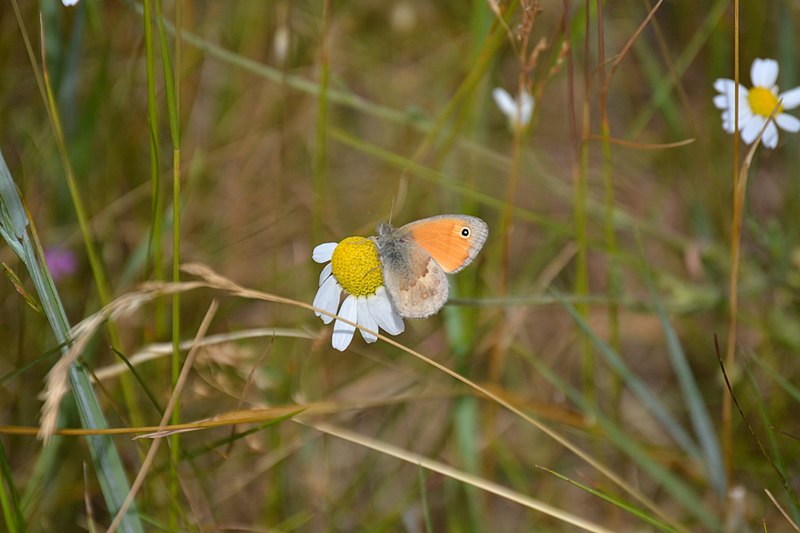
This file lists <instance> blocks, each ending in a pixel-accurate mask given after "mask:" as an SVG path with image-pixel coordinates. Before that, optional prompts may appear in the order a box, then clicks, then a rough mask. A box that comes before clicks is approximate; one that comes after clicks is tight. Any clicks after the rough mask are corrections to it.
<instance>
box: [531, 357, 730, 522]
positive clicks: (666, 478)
mask: <svg viewBox="0 0 800 533" xmlns="http://www.w3.org/2000/svg"><path fill="white" fill-rule="evenodd" d="M518 351H519V352H520V353H522V354H523V355H524V356H526V358H527V359H528V360H529V361H531V363H532V364H533V365H534V367H535V368H536V370H537V371H538V372H539V373H540V374H541V375H542V377H544V378H545V379H547V380H548V381H549V382H550V383H552V384H553V386H555V387H556V388H557V389H559V390H560V391H561V392H563V393H564V394H565V395H566V396H567V397H568V398H569V399H570V400H571V401H572V402H574V403H575V405H577V406H578V407H579V408H580V409H581V410H582V411H583V412H584V413H585V414H586V415H587V416H589V417H592V418H593V419H594V420H595V421H596V423H597V425H598V426H599V427H600V429H601V430H602V431H603V433H604V436H605V437H607V438H608V441H609V443H611V444H613V445H614V446H616V447H617V449H619V450H620V451H621V452H622V453H624V454H626V455H627V456H628V457H630V458H631V459H632V460H633V461H634V462H636V464H638V465H639V466H641V468H642V469H643V470H644V471H645V472H647V473H648V474H649V475H650V476H651V477H652V479H654V480H656V481H657V482H659V483H660V484H661V485H662V486H663V488H664V490H665V491H667V492H668V493H669V494H670V495H671V496H672V497H673V498H675V500H676V501H677V502H679V503H680V504H681V505H682V506H683V507H684V508H685V509H686V510H687V511H688V512H689V513H691V514H692V515H693V516H694V517H695V518H697V519H698V520H700V521H701V522H702V523H703V524H704V525H705V526H706V527H708V528H710V529H712V530H714V529H718V525H719V524H718V520H717V518H716V517H715V516H714V515H713V514H712V512H711V511H710V510H709V509H708V508H707V507H706V506H705V505H704V504H703V502H702V498H701V497H700V495H699V494H698V493H697V492H696V491H695V490H694V489H692V487H690V486H689V485H688V484H687V483H686V482H684V481H683V480H682V479H680V478H679V477H678V476H676V475H674V474H673V473H672V472H670V471H669V470H667V469H666V468H664V467H663V466H662V465H661V464H660V463H659V462H657V461H656V460H654V459H653V458H652V457H650V455H649V454H648V453H647V451H646V450H645V449H644V448H643V447H642V446H640V445H639V444H638V443H637V442H636V441H635V439H632V438H631V436H630V434H629V433H628V432H626V431H625V430H624V429H623V428H621V427H620V426H619V425H618V424H616V423H615V422H614V421H613V420H611V419H610V418H609V417H607V416H606V415H604V414H603V413H602V412H600V411H599V410H598V409H596V408H594V407H593V406H591V405H589V404H588V403H587V402H586V401H585V399H584V397H583V395H582V394H580V393H579V392H578V391H577V390H575V388H573V387H572V386H570V385H569V384H567V383H566V382H565V381H564V380H563V379H561V378H560V377H559V376H558V375H556V373H555V372H553V370H552V369H551V368H550V367H548V366H547V365H545V364H544V363H542V362H541V361H540V360H538V359H537V358H535V357H531V356H530V355H529V354H527V353H525V352H524V351H522V350H521V349H520V350H518ZM662 518H664V516H662Z"/></svg>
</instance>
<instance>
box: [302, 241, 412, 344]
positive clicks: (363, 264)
mask: <svg viewBox="0 0 800 533" xmlns="http://www.w3.org/2000/svg"><path fill="white" fill-rule="evenodd" d="M312 258H313V259H314V261H316V262H317V263H327V264H326V265H325V267H324V268H323V269H322V272H321V273H320V275H319V289H318V290H317V294H316V296H315V297H314V307H318V308H319V309H324V310H325V311H327V312H329V313H334V314H338V315H339V316H340V317H342V318H344V319H346V320H349V321H350V322H354V323H356V324H358V325H360V326H364V327H365V328H367V329H370V330H372V331H376V332H377V331H378V330H379V328H381V329H383V330H384V331H386V332H387V333H389V334H390V335H398V334H400V333H402V332H403V330H404V329H405V325H404V324H403V319H402V318H401V317H400V315H398V314H397V313H396V312H395V311H394V308H393V307H392V303H391V301H390V300H389V295H388V294H387V293H386V288H385V287H384V286H383V271H382V270H381V263H380V260H379V259H378V249H377V248H376V246H375V243H374V242H373V241H372V240H371V239H367V238H364V237H348V238H346V239H344V240H343V241H341V242H339V243H335V242H328V243H325V244H320V245H319V246H317V247H316V248H314V252H313V254H312ZM342 292H344V293H345V294H347V297H346V298H345V299H344V302H342V306H341V308H340V307H339V301H340V300H341V296H342ZM316 315H317V316H318V317H320V318H321V319H322V322H324V323H325V324H330V323H331V321H333V318H332V317H330V316H328V315H324V314H322V313H320V312H316ZM355 329H356V328H355V327H354V326H351V325H350V324H346V323H345V322H342V321H341V320H338V319H337V320H336V322H335V323H334V325H333V338H332V340H331V342H332V344H333V347H334V348H336V349H337V350H340V351H344V350H345V349H347V347H348V346H349V345H350V341H352V340H353V335H354V333H355ZM360 331H361V336H362V337H364V340H365V341H367V342H375V341H376V340H378V338H377V337H376V336H375V335H372V334H370V333H367V332H366V331H364V330H360Z"/></svg>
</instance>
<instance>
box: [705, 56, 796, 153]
mask: <svg viewBox="0 0 800 533" xmlns="http://www.w3.org/2000/svg"><path fill="white" fill-rule="evenodd" d="M778 70H779V69H778V62H777V61H775V60H774V59H756V60H755V61H753V65H752V66H751V67H750V81H752V83H753V88H752V89H750V90H748V89H746V88H745V87H744V86H743V85H741V84H739V131H740V132H741V135H742V140H743V141H744V142H746V143H747V144H751V143H752V142H753V141H755V140H756V138H757V137H758V134H759V133H760V132H761V129H762V128H764V125H765V124H767V121H768V120H769V117H770V115H772V112H773V111H774V110H775V108H776V107H777V108H778V110H777V112H776V113H775V117H774V120H772V121H770V122H769V124H767V127H766V129H765V130H764V135H763V137H762V138H761V142H762V143H763V144H764V146H766V147H767V148H775V147H776V146H777V145H778V127H780V128H781V129H782V130H785V131H790V132H793V133H794V132H797V131H800V119H798V118H797V117H795V116H793V115H789V114H787V113H784V112H783V111H784V110H786V109H794V108H795V107H797V106H798V105H800V87H795V88H794V89H791V90H789V91H786V92H783V93H779V92H778V86H777V85H776V84H775V82H776V81H777V79H778ZM714 89H716V90H717V92H718V93H720V94H718V95H716V96H714V105H715V106H716V107H717V108H718V109H722V110H723V111H722V129H724V130H725V131H727V132H728V133H734V131H736V128H735V127H734V100H735V91H736V82H734V81H733V80H729V79H725V78H719V79H717V80H716V81H715V82H714Z"/></svg>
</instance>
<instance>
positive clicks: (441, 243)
mask: <svg viewBox="0 0 800 533" xmlns="http://www.w3.org/2000/svg"><path fill="white" fill-rule="evenodd" d="M398 231H399V232H407V233H408V235H409V236H410V237H411V240H412V241H413V242H415V243H417V244H418V245H419V246H420V247H422V248H423V249H424V250H425V251H426V252H427V253H428V254H430V256H431V257H433V258H434V259H435V260H436V262H437V263H438V264H439V266H441V267H442V270H444V271H445V272H446V273H448V274H453V273H455V272H458V271H459V270H461V269H462V268H464V267H465V266H467V265H468V264H470V263H471V262H472V260H473V259H475V256H476V255H477V254H478V252H479V251H480V250H481V248H483V244H484V243H485V242H486V238H487V237H488V236H489V226H488V225H486V222H484V221H483V220H481V219H480V218H478V217H471V216H468V215H439V216H435V217H430V218H423V219H422V220H417V221H415V222H411V223H409V224H406V225H405V226H403V227H402V228H400V229H399V230H398Z"/></svg>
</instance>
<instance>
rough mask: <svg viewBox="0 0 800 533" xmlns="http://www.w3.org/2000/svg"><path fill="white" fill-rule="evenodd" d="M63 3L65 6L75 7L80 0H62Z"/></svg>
mask: <svg viewBox="0 0 800 533" xmlns="http://www.w3.org/2000/svg"><path fill="white" fill-rule="evenodd" d="M61 3H62V4H64V5H65V6H74V5H75V4H77V3H78V0H61Z"/></svg>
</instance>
